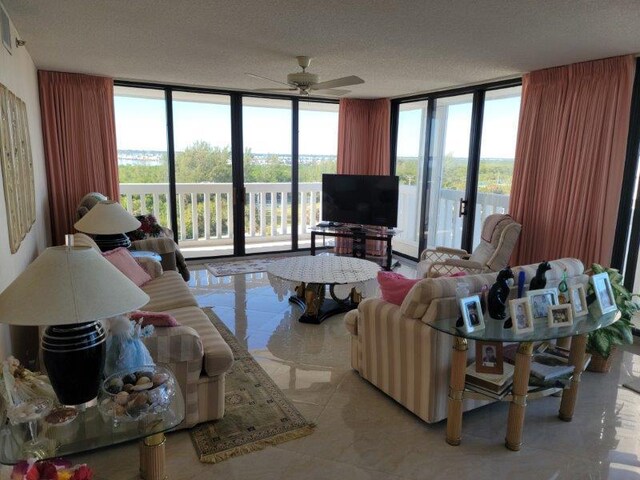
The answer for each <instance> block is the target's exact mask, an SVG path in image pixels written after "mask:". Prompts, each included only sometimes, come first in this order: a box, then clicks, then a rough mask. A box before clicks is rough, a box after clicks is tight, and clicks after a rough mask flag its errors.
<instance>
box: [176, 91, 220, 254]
mask: <svg viewBox="0 0 640 480" xmlns="http://www.w3.org/2000/svg"><path fill="white" fill-rule="evenodd" d="M173 134H174V144H175V162H176V195H177V198H176V205H177V213H178V226H179V228H178V231H179V239H180V242H181V243H182V245H183V246H187V247H190V248H189V249H188V252H189V254H190V255H191V256H203V253H204V254H209V255H230V254H232V253H233V201H232V197H233V195H232V192H233V186H232V171H231V106H230V99H229V96H227V95H210V94H204V93H187V92H174V93H173Z"/></svg>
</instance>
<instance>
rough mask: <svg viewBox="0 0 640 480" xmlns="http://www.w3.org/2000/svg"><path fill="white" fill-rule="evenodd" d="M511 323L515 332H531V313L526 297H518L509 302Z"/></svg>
mask: <svg viewBox="0 0 640 480" xmlns="http://www.w3.org/2000/svg"><path fill="white" fill-rule="evenodd" d="M509 312H510V313H511V323H512V325H513V330H514V331H515V332H516V333H527V332H533V314H532V313H531V304H530V303H529V299H527V298H518V299H516V300H511V301H510V302H509Z"/></svg>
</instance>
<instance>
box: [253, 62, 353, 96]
mask: <svg viewBox="0 0 640 480" xmlns="http://www.w3.org/2000/svg"><path fill="white" fill-rule="evenodd" d="M296 58H297V59H298V65H300V67H301V68H302V71H301V72H296V73H290V74H289V75H287V81H286V82H281V81H279V80H273V79H271V78H267V77H263V76H262V75H256V74H254V73H247V74H246V75H249V76H250V77H254V78H259V79H262V80H268V81H270V82H274V83H278V84H281V85H286V87H287V88H283V87H280V88H260V89H257V90H256V92H297V93H298V94H299V95H305V96H308V95H310V94H311V93H312V92H316V91H317V92H318V93H320V94H321V95H331V96H334V97H341V96H342V95H346V94H347V93H351V91H350V90H338V89H337V88H336V87H347V86H349V85H358V84H360V83H364V80H362V79H361V78H360V77H356V76H355V75H351V76H349V77H342V78H336V79H333V80H328V81H326V82H319V80H320V77H318V75H316V74H315V73H309V72H307V68H308V67H309V64H311V58H310V57H304V56H300V57H296Z"/></svg>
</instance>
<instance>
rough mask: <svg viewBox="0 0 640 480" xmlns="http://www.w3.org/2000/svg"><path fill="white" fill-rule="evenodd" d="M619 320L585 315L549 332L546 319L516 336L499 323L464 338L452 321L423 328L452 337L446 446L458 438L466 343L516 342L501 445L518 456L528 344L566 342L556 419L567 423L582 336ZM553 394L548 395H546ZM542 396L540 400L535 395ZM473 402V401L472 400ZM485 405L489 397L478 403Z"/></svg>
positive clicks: (573, 399)
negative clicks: (567, 368)
mask: <svg viewBox="0 0 640 480" xmlns="http://www.w3.org/2000/svg"><path fill="white" fill-rule="evenodd" d="M618 318H620V312H612V313H608V314H606V315H598V314H596V313H595V312H594V311H593V310H592V309H589V314H588V315H586V316H583V317H579V318H577V319H574V323H573V325H571V326H568V327H559V328H549V327H548V326H547V319H546V318H544V319H538V320H535V321H534V326H535V328H534V331H533V332H529V333H520V334H517V333H515V332H514V331H513V329H508V328H503V325H504V321H502V320H493V319H490V318H487V319H485V325H486V327H485V329H484V330H480V331H476V332H471V333H467V332H464V331H462V329H460V328H458V327H457V326H456V323H457V319H441V320H434V321H433V322H430V323H429V326H430V327H432V328H435V329H436V330H438V331H440V332H443V333H446V334H448V335H453V336H454V337H455V339H454V346H453V353H452V358H451V374H450V382H449V400H448V404H447V437H446V440H447V443H448V444H450V445H460V441H461V433H462V401H463V399H464V398H465V396H467V397H470V396H474V397H475V395H469V394H468V393H467V392H465V370H466V367H467V350H468V346H467V341H468V340H482V341H486V342H518V343H519V344H520V345H519V346H518V351H517V354H516V364H515V370H514V375H513V386H512V391H511V395H509V396H507V397H505V399H504V400H507V401H510V402H511V404H510V405H509V416H508V418H507V435H506V438H505V445H506V447H507V448H508V449H509V450H514V451H518V450H520V447H521V446H522V432H523V427H524V415H525V410H526V406H527V397H528V396H529V391H528V386H529V373H530V370H531V356H532V354H533V344H534V342H538V341H544V340H553V339H558V338H566V337H572V340H571V350H570V353H569V364H571V365H573V366H574V371H573V376H572V379H571V385H570V386H569V387H568V388H566V389H564V390H563V391H562V401H561V403H560V412H559V415H558V416H559V417H560V419H561V420H564V421H566V422H570V421H571V418H572V417H573V410H574V407H575V404H576V399H577V396H578V385H579V383H580V375H581V374H582V370H583V368H584V356H585V348H586V345H587V334H588V333H589V332H592V331H594V330H598V329H599V328H603V327H606V326H609V325H611V324H612V323H614V322H615V321H616V320H618ZM554 391H559V390H558V389H548V392H546V394H551V393H554ZM538 396H542V395H538ZM476 398H477V397H476ZM484 399H489V397H484Z"/></svg>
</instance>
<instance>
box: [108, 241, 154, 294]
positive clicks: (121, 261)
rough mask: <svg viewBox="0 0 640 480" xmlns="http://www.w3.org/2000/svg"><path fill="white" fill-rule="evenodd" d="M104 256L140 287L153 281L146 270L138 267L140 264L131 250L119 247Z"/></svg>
mask: <svg viewBox="0 0 640 480" xmlns="http://www.w3.org/2000/svg"><path fill="white" fill-rule="evenodd" d="M102 256H103V257H104V258H106V259H107V260H108V261H109V262H110V263H111V265H113V266H114V267H116V268H117V269H118V270H120V271H121V272H122V273H123V274H124V276H125V277H127V278H128V279H129V280H131V281H132V282H133V283H135V284H136V285H137V286H138V287H141V286H143V285H144V284H145V283H147V282H148V281H150V280H151V276H150V275H149V274H148V273H147V272H146V270H145V269H144V268H142V267H141V266H140V265H138V262H136V260H135V258H133V257H132V256H131V253H129V250H127V249H126V248H124V247H118V248H116V249H114V250H109V251H108V252H104V253H103V254H102Z"/></svg>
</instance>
